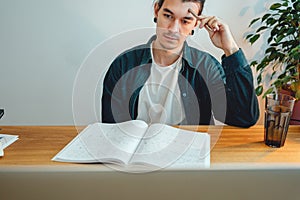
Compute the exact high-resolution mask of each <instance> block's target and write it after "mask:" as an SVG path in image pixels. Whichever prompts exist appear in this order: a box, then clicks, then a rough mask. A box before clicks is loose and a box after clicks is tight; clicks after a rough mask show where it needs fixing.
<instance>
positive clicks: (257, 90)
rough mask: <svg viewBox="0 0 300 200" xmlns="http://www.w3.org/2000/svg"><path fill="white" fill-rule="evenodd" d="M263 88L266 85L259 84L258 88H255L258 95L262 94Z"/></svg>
mask: <svg viewBox="0 0 300 200" xmlns="http://www.w3.org/2000/svg"><path fill="white" fill-rule="evenodd" d="M263 89H264V87H263V86H262V85H259V86H257V87H256V89H255V93H256V95H257V96H260V95H261V94H262V92H263Z"/></svg>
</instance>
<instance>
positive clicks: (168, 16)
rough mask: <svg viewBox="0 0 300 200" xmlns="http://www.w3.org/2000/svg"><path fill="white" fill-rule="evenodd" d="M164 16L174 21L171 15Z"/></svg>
mask: <svg viewBox="0 0 300 200" xmlns="http://www.w3.org/2000/svg"><path fill="white" fill-rule="evenodd" d="M164 16H165V17H166V18H168V19H172V18H173V17H172V15H169V14H164Z"/></svg>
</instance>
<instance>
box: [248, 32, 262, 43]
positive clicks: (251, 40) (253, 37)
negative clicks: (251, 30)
mask: <svg viewBox="0 0 300 200" xmlns="http://www.w3.org/2000/svg"><path fill="white" fill-rule="evenodd" d="M259 37H260V34H255V35H254V36H252V37H251V38H250V40H249V41H250V43H251V44H253V43H254V42H255V41H256V40H257V39H258V38H259Z"/></svg>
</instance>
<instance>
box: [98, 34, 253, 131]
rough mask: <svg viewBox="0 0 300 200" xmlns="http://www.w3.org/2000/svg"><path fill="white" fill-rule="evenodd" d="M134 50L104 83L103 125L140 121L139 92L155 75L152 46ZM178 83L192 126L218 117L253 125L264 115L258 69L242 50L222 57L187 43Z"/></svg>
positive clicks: (115, 63) (112, 68)
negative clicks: (258, 95)
mask: <svg viewBox="0 0 300 200" xmlns="http://www.w3.org/2000/svg"><path fill="white" fill-rule="evenodd" d="M154 39H155V37H152V38H151V39H150V41H149V42H148V43H147V44H144V45H140V46H137V47H134V48H132V49H130V50H128V51H126V52H124V53H122V54H121V55H119V56H118V57H117V58H116V59H115V60H114V61H113V63H112V64H111V66H110V68H109V70H108V72H107V74H106V76H105V79H104V85H103V94H102V122H106V123H115V122H123V121H127V120H132V119H136V117H137V113H138V111H137V109H138V98H139V92H140V90H141V88H142V87H143V85H144V84H145V82H146V80H147V79H148V77H149V75H150V67H151V64H152V59H151V49H150V44H151V42H152V41H153V40H154ZM178 84H179V88H180V92H181V98H182V102H183V106H184V110H185V116H186V123H187V124H190V125H198V124H199V125H200V124H213V120H212V119H213V118H212V114H213V115H214V117H215V118H216V119H217V120H219V121H221V122H224V123H226V124H228V125H233V126H239V127H249V126H252V125H254V124H255V123H256V121H257V119H258V117H259V108H258V102H257V98H256V95H255V92H254V87H253V76H252V71H251V69H250V67H249V64H248V62H247V60H246V59H245V56H244V54H243V52H242V50H239V51H238V52H236V53H234V54H232V55H231V56H229V57H224V56H223V57H222V65H221V64H220V63H219V62H218V61H217V60H216V59H215V58H214V57H213V56H211V55H210V54H208V53H206V52H203V51H200V50H198V49H195V48H193V47H190V46H188V45H187V44H186V43H185V44H184V49H183V59H182V68H181V71H180V75H179V77H178Z"/></svg>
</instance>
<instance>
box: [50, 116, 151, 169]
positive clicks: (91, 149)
mask: <svg viewBox="0 0 300 200" xmlns="http://www.w3.org/2000/svg"><path fill="white" fill-rule="evenodd" d="M146 129H147V124H146V123H145V122H142V121H138V120H133V121H128V122H123V123H117V124H106V123H95V124H92V125H89V126H88V127H87V128H86V129H84V130H83V131H82V132H81V133H80V134H79V135H78V136H77V137H76V138H75V139H74V140H76V141H72V142H71V143H70V145H67V146H66V148H65V149H63V150H62V151H61V153H59V155H57V156H56V157H55V160H57V161H61V160H62V158H64V160H70V159H72V161H73V162H76V161H77V162H84V160H86V161H87V162H92V161H93V162H111V163H120V162H121V163H124V164H127V163H128V161H129V159H130V158H131V156H132V154H133V153H134V151H135V149H136V148H137V145H138V144H139V142H140V139H141V138H142V137H143V135H144V133H145V130H146ZM83 151H85V152H84V153H83ZM79 152H81V158H78V157H76V156H77V154H78V153H79ZM82 156H85V157H86V158H83V157H82Z"/></svg>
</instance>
